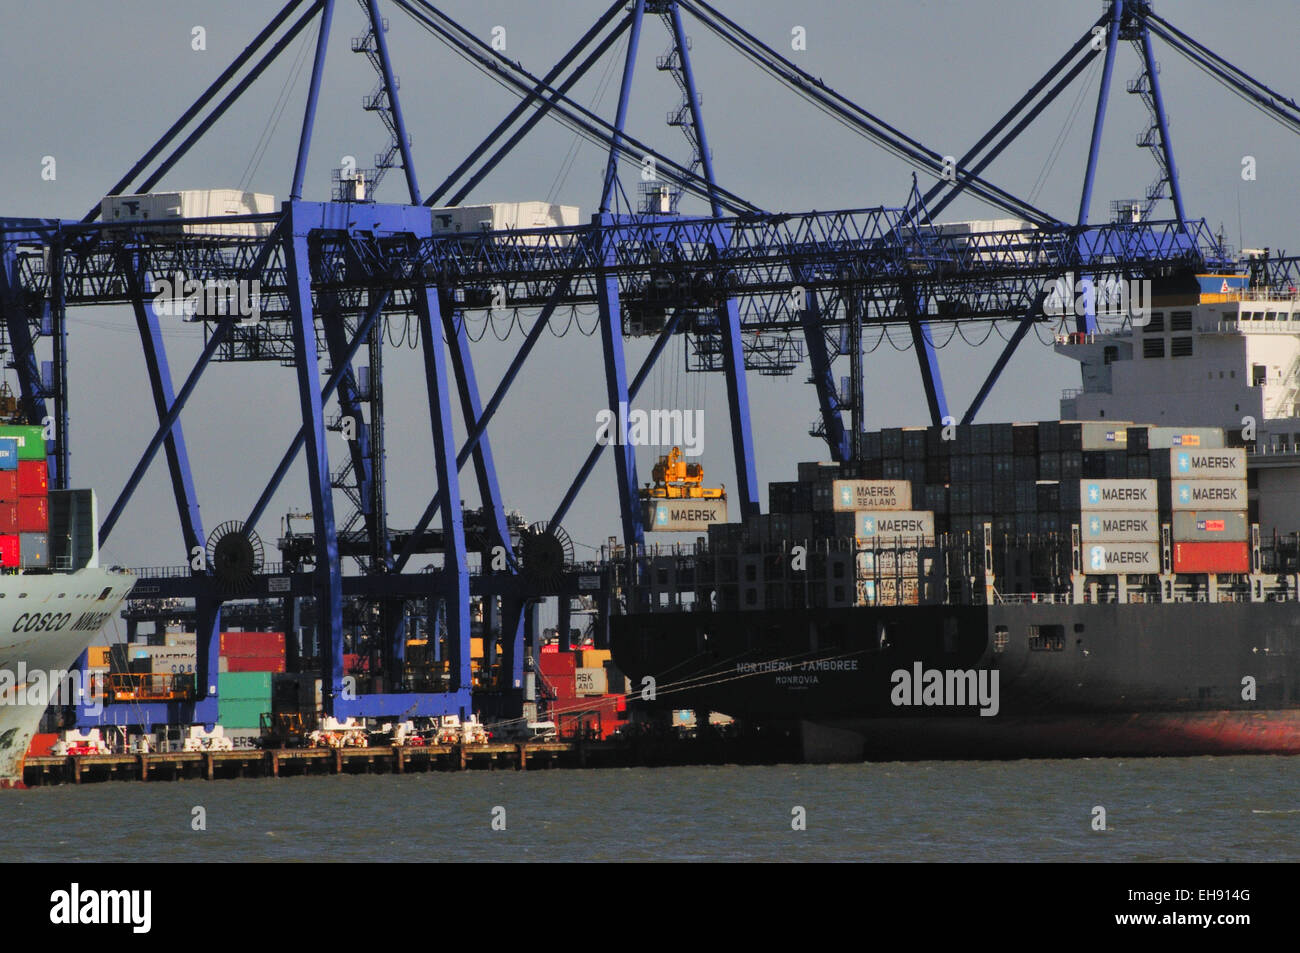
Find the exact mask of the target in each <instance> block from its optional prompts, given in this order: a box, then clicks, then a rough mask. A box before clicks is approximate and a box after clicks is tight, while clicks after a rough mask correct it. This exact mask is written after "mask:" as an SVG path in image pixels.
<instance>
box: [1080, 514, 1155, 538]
mask: <svg viewBox="0 0 1300 953" xmlns="http://www.w3.org/2000/svg"><path fill="white" fill-rule="evenodd" d="M1079 533H1080V536H1081V538H1082V539H1083V541H1084V542H1086V543H1155V542H1159V541H1160V520H1159V517H1158V516H1157V514H1156V511H1155V510H1150V511H1137V510H1093V511H1090V512H1088V513H1085V514H1083V517H1082V518H1081V519H1080V521H1079Z"/></svg>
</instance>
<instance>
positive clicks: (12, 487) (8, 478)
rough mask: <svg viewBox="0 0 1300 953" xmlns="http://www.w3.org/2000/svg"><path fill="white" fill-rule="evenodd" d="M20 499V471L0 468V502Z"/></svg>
mask: <svg viewBox="0 0 1300 953" xmlns="http://www.w3.org/2000/svg"><path fill="white" fill-rule="evenodd" d="M17 501H18V471H17V470H0V502H4V503H16V502H17Z"/></svg>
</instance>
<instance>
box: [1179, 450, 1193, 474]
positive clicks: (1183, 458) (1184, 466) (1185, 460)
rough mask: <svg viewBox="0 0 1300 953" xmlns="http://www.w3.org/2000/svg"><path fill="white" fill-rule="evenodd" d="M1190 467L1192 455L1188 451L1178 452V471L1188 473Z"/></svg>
mask: <svg viewBox="0 0 1300 953" xmlns="http://www.w3.org/2000/svg"><path fill="white" fill-rule="evenodd" d="M1191 469H1192V455H1191V454H1190V453H1180V454H1179V455H1178V472H1179V473H1188V472H1190V471H1191Z"/></svg>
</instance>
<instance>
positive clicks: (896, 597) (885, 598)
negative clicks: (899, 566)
mask: <svg viewBox="0 0 1300 953" xmlns="http://www.w3.org/2000/svg"><path fill="white" fill-rule="evenodd" d="M857 591H858V601H857V604H858V605H861V606H899V605H902V606H914V605H919V604H920V602H921V586H920V583H919V582H918V581H917V580H916V579H906V578H905V579H904V580H903V588H902V590H901V592H900V590H899V588H898V581H897V580H895V579H881V580H880V582H876V581H875V580H873V579H863V580H859V582H858V585H857Z"/></svg>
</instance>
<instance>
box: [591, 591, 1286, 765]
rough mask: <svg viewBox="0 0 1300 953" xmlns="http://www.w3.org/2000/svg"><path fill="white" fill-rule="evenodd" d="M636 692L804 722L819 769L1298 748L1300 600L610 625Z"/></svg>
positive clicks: (844, 612)
mask: <svg viewBox="0 0 1300 953" xmlns="http://www.w3.org/2000/svg"><path fill="white" fill-rule="evenodd" d="M611 648H612V649H613V655H614V660H615V661H616V663H617V664H618V665H619V667H620V668H621V669H622V670H623V671H624V672H625V673H626V674H627V675H628V676H629V677H630V678H631V679H632V685H633V689H634V695H633V697H640V695H639V694H638V693H640V692H641V691H642V690H643V688H644V687H645V686H646V685H648V684H650V683H647V682H645V681H644V680H645V679H646V678H652V679H653V680H654V681H653V687H654V692H653V694H654V700H653V704H655V705H657V706H660V707H662V708H669V709H684V708H687V709H695V710H696V711H702V710H707V711H716V712H721V713H725V714H727V715H731V716H733V717H735V718H737V719H740V720H742V721H744V722H749V723H797V724H798V725H799V726H800V727H801V729H802V731H803V735H804V741H805V755H806V757H808V759H809V760H840V759H844V758H856V757H866V758H872V759H876V758H883V759H915V758H939V757H942V758H952V757H972V758H973V757H988V758H1015V757H1089V756H1097V757H1101V756H1157V755H1198V754H1239V753H1273V754H1296V753H1300V603H1296V602H1266V603H1224V604H1206V603H1164V604H1159V603H1149V604H1116V603H1106V604H1059V603H1057V604H1042V603H1039V604H1032V603H1030V604H1015V605H1010V604H1008V605H992V606H947V605H936V606H898V607H856V608H839V609H812V610H788V611H785V610H767V611H749V612H744V611H741V612H703V613H693V612H684V613H678V612H663V613H646V614H638V615H631V616H621V617H616V618H615V619H614V620H613V627H612V633H611Z"/></svg>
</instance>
